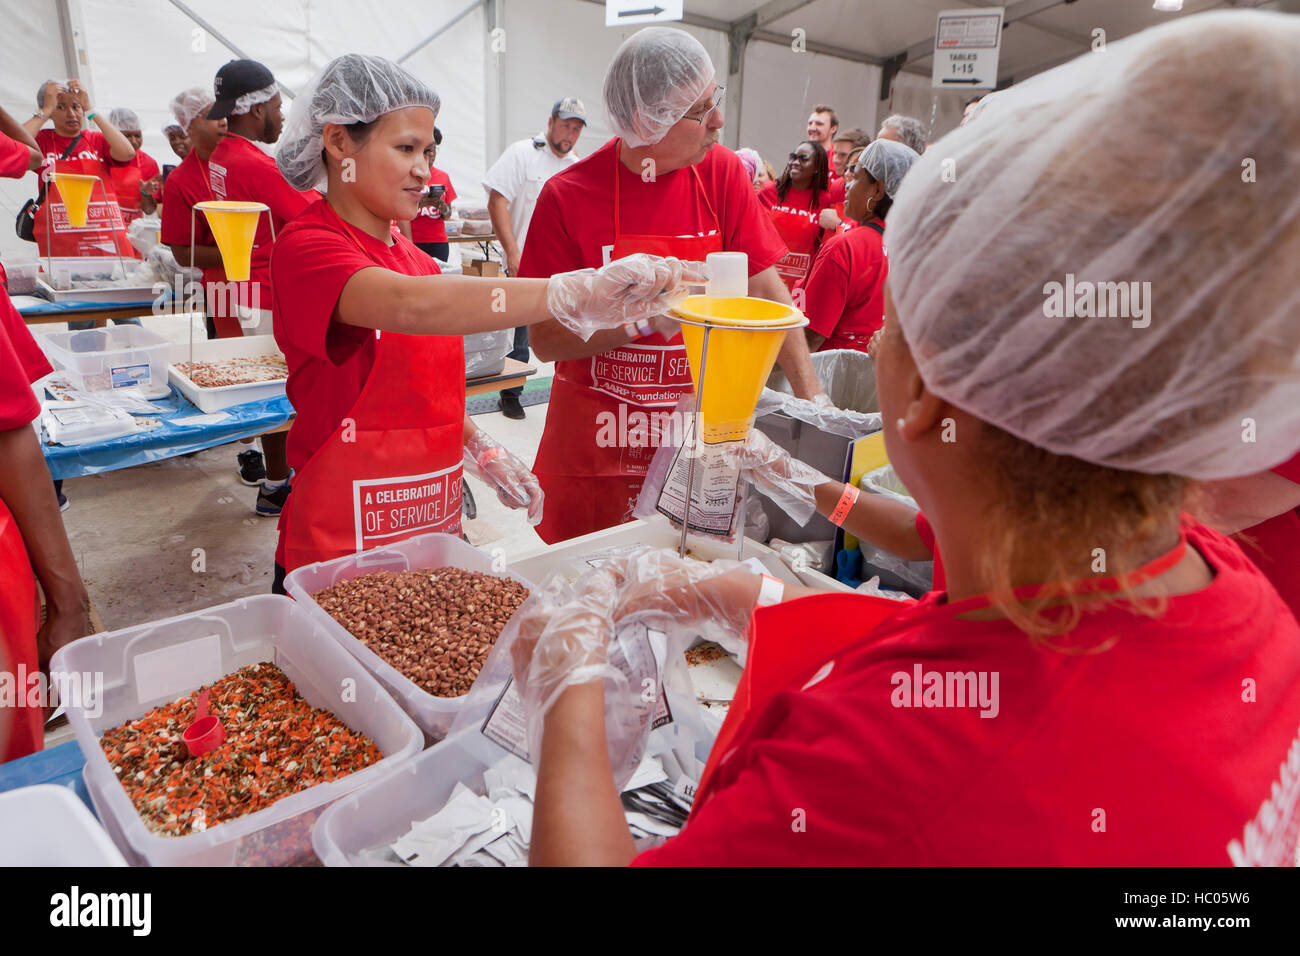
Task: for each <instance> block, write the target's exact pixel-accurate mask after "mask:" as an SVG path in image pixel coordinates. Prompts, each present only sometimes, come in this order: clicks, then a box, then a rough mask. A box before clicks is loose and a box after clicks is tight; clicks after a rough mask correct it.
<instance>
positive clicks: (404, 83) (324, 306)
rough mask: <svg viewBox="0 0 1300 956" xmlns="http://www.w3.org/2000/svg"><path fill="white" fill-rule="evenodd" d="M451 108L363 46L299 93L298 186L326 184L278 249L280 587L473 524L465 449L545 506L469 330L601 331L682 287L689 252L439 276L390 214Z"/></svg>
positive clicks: (503, 494) (513, 499)
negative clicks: (474, 356) (368, 553)
mask: <svg viewBox="0 0 1300 956" xmlns="http://www.w3.org/2000/svg"><path fill="white" fill-rule="evenodd" d="M438 107H439V100H438V96H437V94H435V93H434V92H433V91H432V90H430V89H429V88H428V87H426V86H425V85H424V84H423V83H421V82H420V81H419V80H417V79H416V78H415V77H414V76H412V75H411V74H410V73H408V72H406V70H404V69H402V68H401V67H400V66H398V65H397V64H394V63H390V62H389V61H387V60H384V59H382V58H380V57H374V56H361V55H358V54H349V55H347V56H342V57H339V58H338V59H336V60H334V61H332V62H331V63H330V64H329V65H327V66H326V67H325V69H324V70H322V71H321V73H320V74H319V75H317V76H316V77H315V78H313V79H312V81H311V82H310V83H309V84H308V87H307V89H305V90H304V91H302V93H300V94H299V97H298V99H297V100H296V101H295V102H294V105H293V110H292V112H291V114H290V116H289V121H288V124H287V127H286V130H285V136H284V139H283V141H282V142H281V144H280V146H279V148H278V150H277V152H276V163H277V165H278V166H279V169H280V170H281V171H282V173H283V175H284V177H285V179H286V180H287V181H288V182H289V183H290V184H292V186H293V187H294V188H296V189H301V190H308V189H311V188H322V187H328V188H327V189H326V195H327V196H328V199H324V200H319V201H317V202H315V203H313V204H312V205H311V206H309V207H308V208H307V209H306V210H305V211H304V212H303V213H302V214H300V215H299V216H298V217H297V218H295V220H294V221H293V222H292V223H290V224H289V225H288V226H286V227H285V229H284V232H283V234H282V236H281V238H280V239H279V241H277V243H276V247H275V253H274V255H273V257H272V260H271V272H272V279H273V288H274V296H275V300H274V301H275V337H276V342H277V343H278V344H279V345H280V348H281V349H282V350H283V351H284V355H285V358H286V359H287V360H288V363H289V381H288V384H287V386H286V390H287V392H288V396H289V400H290V401H291V402H292V403H293V406H294V408H295V409H296V410H297V412H298V416H297V418H296V419H295V420H294V423H293V426H292V428H291V429H290V431H289V460H290V462H291V463H292V464H293V466H294V468H295V469H296V471H297V477H296V478H295V480H294V486H293V493H292V495H290V496H289V499H288V503H287V505H286V507H285V509H284V512H283V514H282V516H281V519H280V540H279V543H278V545H277V548H276V575H275V585H274V587H275V589H276V590H282V585H283V578H284V574H285V572H286V571H292V570H293V569H295V568H297V567H300V566H302V565H304V564H309V563H311V562H314V561H323V560H327V559H329V558H334V557H338V556H340V555H344V554H353V553H356V552H358V551H362V550H365V549H367V548H373V547H376V546H379V545H385V544H392V543H394V542H397V541H400V540H403V539H404V538H408V537H411V536H412V535H416V534H423V533H427V532H432V531H444V532H447V533H452V534H456V533H459V530H460V495H461V468H462V461H463V463H464V467H465V468H466V469H468V470H470V471H471V473H474V474H477V475H478V476H479V477H481V478H482V479H483V480H485V481H487V482H488V484H489V485H490V486H491V487H493V488H494V489H495V490H496V491H497V494H498V496H500V498H501V500H502V501H503V502H504V503H505V504H507V505H508V506H509V507H512V508H522V507H526V508H527V509H528V514H529V518H530V520H532V521H536V520H537V519H539V518H540V517H541V515H542V502H543V496H542V491H541V489H540V488H539V487H538V485H537V481H536V479H535V478H534V477H533V476H532V474H531V473H530V472H529V471H528V468H527V467H526V466H525V465H524V464H523V462H521V461H520V460H519V459H518V458H516V457H515V456H513V455H511V454H510V453H509V452H508V451H506V450H505V449H504V448H503V447H501V446H500V445H498V444H497V443H496V442H494V441H492V439H490V438H489V437H488V436H487V435H486V434H484V433H483V432H482V431H480V430H479V429H478V428H477V427H476V426H475V425H474V423H473V421H472V420H471V419H470V418H469V417H468V416H467V415H466V414H465V354H464V346H463V343H462V341H461V336H463V335H468V334H470V333H474V332H486V331H492V330H496V329H510V328H514V327H515V326H517V325H520V324H525V325H531V324H533V323H535V322H539V321H542V320H543V319H547V318H550V317H552V316H554V317H556V318H557V319H560V320H561V321H563V322H565V323H566V324H567V325H568V326H569V327H571V328H575V329H578V330H581V331H584V332H585V333H586V334H588V335H590V334H591V333H592V332H593V331H594V330H599V329H603V328H611V327H613V328H618V327H622V326H623V325H624V324H626V323H627V322H629V321H631V322H636V321H644V320H645V319H646V318H648V317H649V316H651V315H654V314H656V313H658V312H660V311H662V310H663V309H664V308H665V307H666V302H667V298H668V296H669V294H671V293H673V292H675V291H677V290H678V289H679V288H680V282H681V279H682V267H681V265H680V263H675V262H672V261H671V260H667V261H665V260H657V259H653V258H652V257H649V256H637V257H634V258H633V259H630V260H628V261H627V262H621V263H615V264H614V265H612V266H609V267H606V268H605V269H601V270H599V271H597V270H587V271H583V272H578V273H566V274H562V275H558V276H555V277H553V278H551V279H549V280H539V279H506V278H492V279H488V278H475V277H471V276H440V275H438V268H437V266H436V265H435V263H434V261H433V260H432V259H431V258H429V257H428V256H427V255H425V254H424V253H423V252H421V251H420V250H419V249H417V248H416V247H415V245H414V244H413V243H411V242H410V241H409V240H407V239H406V238H405V237H403V236H401V234H400V233H398V232H397V231H396V230H395V229H394V228H393V226H392V223H393V222H399V221H402V220H409V219H411V218H412V217H413V216H414V215H415V212H416V209H417V208H418V207H419V202H420V196H421V194H422V191H423V188H424V184H425V183H426V182H428V179H429V159H428V157H429V155H430V153H431V151H432V147H433V124H434V120H435V119H436V117H437V113H438ZM326 157H327V158H326ZM345 169H346V175H345ZM353 173H355V175H353ZM502 302H507V303H508V308H507V309H504V310H503V309H501V308H500V304H501V303H502Z"/></svg>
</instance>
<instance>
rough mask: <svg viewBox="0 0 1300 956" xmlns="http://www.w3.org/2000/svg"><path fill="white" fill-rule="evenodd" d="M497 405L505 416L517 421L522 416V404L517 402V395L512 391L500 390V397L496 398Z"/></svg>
mask: <svg viewBox="0 0 1300 956" xmlns="http://www.w3.org/2000/svg"><path fill="white" fill-rule="evenodd" d="M497 405H499V406H500V407H501V414H502V415H504V416H505V417H506V418H513V419H515V420H516V421H519V420H521V419H522V418H523V417H524V406H522V405H520V404H519V396H518V395H516V394H515V393H514V392H502V393H501V397H500V398H498V399H497Z"/></svg>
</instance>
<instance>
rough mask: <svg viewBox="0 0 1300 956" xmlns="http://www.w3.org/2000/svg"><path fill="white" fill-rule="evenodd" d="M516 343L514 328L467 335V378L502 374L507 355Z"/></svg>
mask: <svg viewBox="0 0 1300 956" xmlns="http://www.w3.org/2000/svg"><path fill="white" fill-rule="evenodd" d="M514 344H515V330H514V329H500V330H498V331H496V332H478V333H476V334H474V335H467V336H465V378H467V379H470V378H484V377H485V376H488V375H500V374H501V370H502V369H504V368H505V367H506V356H507V355H508V354H509V353H510V350H511V349H512V348H514Z"/></svg>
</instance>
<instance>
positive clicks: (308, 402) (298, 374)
mask: <svg viewBox="0 0 1300 956" xmlns="http://www.w3.org/2000/svg"><path fill="white" fill-rule="evenodd" d="M393 237H394V242H393V245H391V246H386V245H384V244H383V243H382V242H380V241H379V240H377V239H375V238H374V237H373V236H370V235H367V234H366V233H364V232H362V231H361V230H359V229H356V228H354V227H352V226H350V225H348V224H347V223H345V222H343V220H342V219H340V218H339V217H338V216H337V215H336V214H335V213H334V211H333V210H332V209H331V208H330V207H329V204H328V203H326V202H325V201H324V200H318V201H316V202H314V203H312V204H311V205H310V206H308V207H307V209H306V210H305V211H304V212H303V213H302V214H301V215H299V216H297V217H296V218H295V219H294V221H293V222H292V223H290V224H289V225H288V226H286V227H285V229H284V233H283V234H282V235H281V236H280V238H279V240H278V241H277V242H276V244H275V254H274V255H273V256H272V257H271V275H272V288H273V290H274V291H273V295H274V298H275V310H274V313H275V324H274V328H275V341H276V344H277V345H279V346H280V350H281V351H282V352H284V357H285V360H286V361H287V362H288V364H289V380H288V382H287V384H286V386H285V392H286V394H287V395H288V397H289V401H290V402H291V403H292V404H293V407H294V410H295V411H296V412H297V413H298V417H297V418H296V419H294V423H293V426H292V427H291V428H290V429H289V439H288V457H289V465H290V467H292V468H295V469H301V468H302V467H303V466H304V465H305V464H307V461H308V459H310V458H311V456H312V455H314V454H315V453H316V451H317V449H319V448H320V447H321V446H322V445H324V444H325V442H326V440H327V439H328V438H329V437H330V435H332V434H333V433H334V429H336V428H337V427H338V424H339V422H341V421H342V420H343V419H344V418H345V417H346V416H347V415H348V413H349V412H350V411H351V410H352V406H354V405H355V404H356V402H357V399H358V398H359V397H360V396H361V389H362V388H363V387H364V385H365V383H366V379H367V378H368V377H369V375H370V369H371V367H372V366H373V365H374V364H375V333H374V331H372V330H370V329H363V328H360V327H358V326H355V325H344V324H343V323H342V322H335V321H334V307H335V306H336V305H337V304H338V300H339V296H340V295H341V294H342V293H343V287H344V286H345V285H346V284H347V281H348V280H349V279H350V278H352V276H353V275H354V274H355V273H357V272H359V271H360V270H362V269H368V268H372V267H374V266H380V267H382V268H385V269H391V270H392V271H394V272H400V273H402V274H403V275H437V274H438V266H437V264H436V263H435V262H434V261H433V259H432V258H430V257H429V256H427V255H425V254H424V253H423V252H421V251H420V250H419V249H418V248H416V246H415V244H414V243H412V242H411V241H410V240H408V239H406V238H405V237H404V236H402V235H400V234H399V233H398V232H397V231H396V230H393ZM457 384H458V387H459V383H457Z"/></svg>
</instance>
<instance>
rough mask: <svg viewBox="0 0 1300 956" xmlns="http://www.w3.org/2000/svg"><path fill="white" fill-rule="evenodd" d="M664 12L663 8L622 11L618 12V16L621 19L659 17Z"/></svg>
mask: <svg viewBox="0 0 1300 956" xmlns="http://www.w3.org/2000/svg"><path fill="white" fill-rule="evenodd" d="M663 12H664V8H663V7H647V8H646V9H644V10H620V11H618V15H619V16H620V17H645V16H650V17H657V16H659V14H661V13H663Z"/></svg>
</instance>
